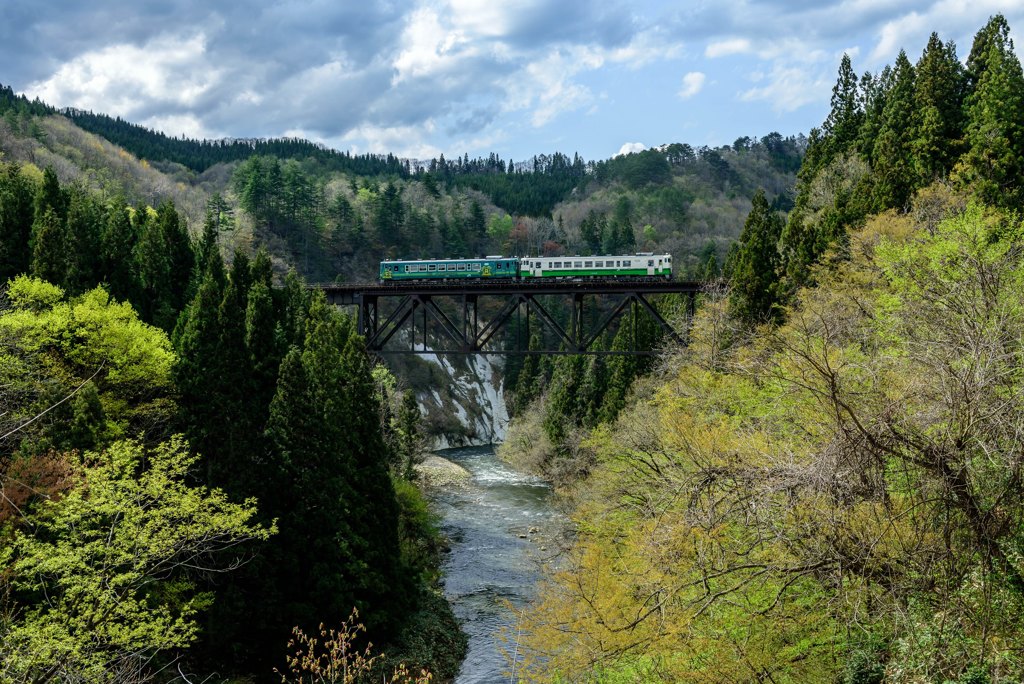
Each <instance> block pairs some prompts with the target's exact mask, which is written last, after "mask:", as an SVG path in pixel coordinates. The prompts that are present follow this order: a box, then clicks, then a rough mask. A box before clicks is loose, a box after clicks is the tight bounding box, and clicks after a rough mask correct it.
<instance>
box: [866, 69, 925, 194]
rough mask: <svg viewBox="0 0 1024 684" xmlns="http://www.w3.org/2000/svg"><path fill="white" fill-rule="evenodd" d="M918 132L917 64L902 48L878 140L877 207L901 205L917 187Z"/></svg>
mask: <svg viewBox="0 0 1024 684" xmlns="http://www.w3.org/2000/svg"><path fill="white" fill-rule="evenodd" d="M916 132H917V112H916V108H915V104H914V67H913V65H912V64H911V63H910V60H909V59H907V54H906V53H905V52H904V51H902V50H900V54H899V55H898V56H897V57H896V65H895V68H894V70H893V80H892V88H891V89H890V90H889V92H888V93H887V95H886V102H885V109H884V110H883V112H882V126H881V128H880V130H879V133H878V139H877V140H876V141H875V148H874V152H873V154H872V158H873V160H874V166H873V168H874V175H875V186H874V202H875V208H876V209H877V210H883V209H889V208H893V207H895V208H900V209H902V208H903V207H905V206H906V205H907V202H909V201H910V195H911V194H912V193H913V191H914V190H915V189H916V186H917V184H916V182H915V180H914V179H915V177H916V174H915V165H914V157H913V141H914V139H915V137H916Z"/></svg>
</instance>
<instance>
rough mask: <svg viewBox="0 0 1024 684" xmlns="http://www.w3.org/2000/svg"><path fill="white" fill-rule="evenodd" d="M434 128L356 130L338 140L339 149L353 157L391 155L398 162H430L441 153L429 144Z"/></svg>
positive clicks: (430, 125) (366, 127) (367, 127)
mask: <svg viewBox="0 0 1024 684" xmlns="http://www.w3.org/2000/svg"><path fill="white" fill-rule="evenodd" d="M435 129H436V124H435V123H434V122H433V121H432V120H431V121H427V122H426V123H425V124H419V125H416V126H391V127H382V126H373V125H370V124H366V125H362V126H358V127H356V128H354V129H352V130H350V131H349V132H348V133H346V134H345V135H344V136H342V138H341V144H340V145H338V147H339V149H345V148H349V149H351V150H352V151H353V152H356V153H360V154H361V153H367V152H368V153H376V154H384V153H387V152H390V153H392V154H394V155H396V156H398V157H401V158H408V159H432V158H436V157H438V156H439V155H440V154H441V153H442V150H441V149H439V148H437V147H436V146H434V145H432V144H430V143H428V142H427V141H426V138H429V137H430V135H431V133H433V132H434V130H435Z"/></svg>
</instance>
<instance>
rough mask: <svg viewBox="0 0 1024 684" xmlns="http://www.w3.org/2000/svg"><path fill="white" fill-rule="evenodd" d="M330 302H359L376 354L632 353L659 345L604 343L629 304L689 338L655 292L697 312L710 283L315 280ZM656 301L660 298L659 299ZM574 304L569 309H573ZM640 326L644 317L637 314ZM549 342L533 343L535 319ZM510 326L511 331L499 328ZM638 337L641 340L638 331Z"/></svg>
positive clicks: (362, 325) (363, 328) (672, 335)
mask: <svg viewBox="0 0 1024 684" xmlns="http://www.w3.org/2000/svg"><path fill="white" fill-rule="evenodd" d="M314 287H315V288H316V289H319V290H322V291H323V292H324V293H325V294H326V296H327V301H328V302H329V303H331V304H335V305H338V306H355V307H357V309H358V329H359V333H360V334H361V335H363V336H364V337H365V338H366V344H367V348H368V350H369V351H371V352H372V353H374V354H500V355H506V354H602V355H612V354H626V355H650V354H654V353H656V352H655V351H652V350H644V349H637V348H635V346H634V348H633V349H629V350H624V351H621V350H620V351H612V350H608V349H600V348H599V346H600V341H601V340H602V339H606V337H607V336H606V335H605V333H606V332H609V331H611V330H613V329H614V326H615V325H616V324H617V323H621V321H622V316H623V314H624V313H625V312H626V311H629V310H632V311H633V312H634V314H638V315H643V314H640V312H646V314H647V315H649V316H650V318H651V319H652V320H653V321H655V322H656V323H657V324H658V325H659V326H660V327H661V328H662V329H663V330H664V332H665V335H666V337H667V338H668V339H670V340H672V341H674V342H675V343H677V344H684V337H685V331H680V330H676V329H675V327H674V326H673V325H672V323H670V322H669V320H668V319H667V318H666V317H665V316H664V315H662V313H661V312H660V311H659V310H658V308H657V307H656V306H655V305H654V303H652V300H651V298H652V297H661V296H664V295H678V296H681V297H682V298H683V304H684V306H685V309H686V312H687V313H689V314H692V313H693V310H694V306H695V300H696V296H697V294H698V293H700V292H702V291H705V290H707V289H708V288H709V285H708V284H707V283H703V282H695V281H665V280H649V279H642V278H635V279H629V278H603V279H589V278H588V279H578V280H557V279H552V280H548V279H533V280H503V279H494V280H479V281H467V280H459V281H426V282H409V281H402V282H394V283H386V284H380V283H363V284H338V285H316V286H314ZM655 301H656V300H655ZM566 311H568V315H566ZM631 320H632V321H633V322H634V325H635V323H636V320H637V316H636V315H634V316H632V318H631ZM533 325H540V326H542V328H544V329H546V330H547V331H548V333H547V334H543V335H541V336H540V337H541V339H542V340H544V343H543V346H544V347H545V348H543V349H530V348H529V341H530V339H531V326H533ZM503 330H504V331H506V334H504V335H499V333H500V332H502V331H503ZM632 339H633V340H634V345H635V340H636V339H637V336H636V335H635V334H634V335H633V336H632Z"/></svg>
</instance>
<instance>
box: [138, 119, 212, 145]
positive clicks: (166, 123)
mask: <svg viewBox="0 0 1024 684" xmlns="http://www.w3.org/2000/svg"><path fill="white" fill-rule="evenodd" d="M139 123H140V124H141V125H143V126H145V127H147V128H151V129H153V130H154V131H163V132H164V133H166V134H167V135H180V136H184V137H186V138H193V139H196V140H202V139H204V138H214V137H218V134H216V133H213V132H211V131H209V130H208V129H207V128H206V127H205V126H204V125H203V122H202V121H201V120H200V119H199V118H198V117H197V116H195V115H193V114H181V115H171V116H154V117H150V118H148V119H146V120H144V121H140V122H139Z"/></svg>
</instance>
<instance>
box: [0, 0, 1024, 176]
mask: <svg viewBox="0 0 1024 684" xmlns="http://www.w3.org/2000/svg"><path fill="white" fill-rule="evenodd" d="M997 13H1002V14H1003V15H1004V16H1005V17H1006V18H1007V20H1008V21H1009V23H1010V27H1011V29H1012V36H1013V37H1014V38H1016V39H1017V40H1016V41H1015V42H1016V43H1018V44H1019V42H1020V40H1019V39H1020V37H1021V36H1022V35H1024V34H1022V33H1021V32H1022V31H1024V0H969V1H968V0H676V1H675V2H668V1H661V0H633V1H632V2H619V1H617V0H519V1H516V0H409V1H408V2H401V1H398V0H358V1H353V0H273V1H267V0H247V1H245V2H241V1H234V2H229V1H227V0H133V1H132V2H126V1H125V0H90V1H89V2H82V0H0V83H2V84H3V85H7V86H10V87H12V88H13V89H14V90H15V92H19V93H23V94H26V95H28V96H29V97H39V98H40V99H41V100H43V101H44V102H47V103H49V104H52V105H55V106H58V107H76V108H79V109H86V110H92V111H94V112H101V113H105V114H109V115H111V116H120V117H122V118H124V119H126V120H129V121H132V122H134V123H138V124H141V125H144V126H147V127H149V128H153V129H156V130H160V131H163V132H165V133H167V134H170V135H184V136H188V137H192V138H225V137H227V138H250V137H281V136H295V137H302V138H307V139H310V140H314V141H317V142H322V143H324V144H326V145H328V146H330V147H333V148H336V149H340V150H350V151H352V152H354V153H366V152H372V153H389V152H390V153H393V154H395V155H398V156H400V157H403V158H410V159H430V158H433V157H437V156H438V155H440V154H444V155H445V156H446V157H447V158H452V157H454V156H456V155H458V156H461V155H462V154H464V153H468V154H469V155H470V157H478V156H487V155H488V154H489V153H491V152H494V153H497V154H498V155H499V156H500V157H502V158H503V159H513V160H515V161H522V160H525V159H528V158H530V157H532V156H533V155H535V154H549V153H552V152H556V151H558V152H563V153H566V154H569V155H570V156H571V155H572V154H573V153H579V154H580V155H581V156H582V157H583V158H584V159H588V160H591V159H606V158H609V157H611V156H613V155H615V154H618V153H621V152H628V151H633V150H641V149H644V148H646V147H653V146H657V145H662V144H668V143H673V142H684V143H689V144H691V145H693V146H695V147H696V146H700V145H709V146H718V145H726V144H731V143H732V142H733V141H734V140H736V139H737V138H739V137H741V136H751V137H760V136H763V135H765V134H767V133H770V132H773V131H777V132H779V133H782V134H783V135H796V134H799V133H805V134H806V133H807V132H809V131H810V129H811V128H812V127H813V126H818V125H820V124H821V122H822V121H823V120H824V118H825V116H826V115H827V113H828V109H829V98H830V96H831V90H832V86H833V84H834V82H835V79H836V74H837V70H838V66H839V61H840V59H841V58H842V55H843V53H844V52H845V53H848V54H849V55H850V56H851V58H852V60H853V67H854V70H855V71H857V73H859V74H860V73H864V72H865V71H872V72H878V71H879V70H881V69H882V68H883V67H884V66H885V65H886V64H891V63H892V62H893V61H894V60H895V58H896V55H897V54H898V53H899V51H900V49H901V48H903V49H905V50H906V52H907V54H908V56H909V57H910V59H911V61H913V62H916V61H917V59H918V58H919V57H920V54H921V51H922V50H923V49H924V46H925V44H926V42H927V40H928V36H929V34H930V33H931V32H933V31H935V32H938V34H939V36H940V37H941V38H942V39H943V40H944V41H949V40H952V41H954V42H955V43H956V46H957V54H958V55H959V56H960V58H961V59H962V60H963V59H966V56H967V54H968V53H969V51H970V46H971V41H972V39H973V36H974V34H975V33H976V32H977V31H978V29H980V28H981V27H982V26H983V25H984V24H985V23H986V22H987V21H988V19H989V17H991V16H992V15H994V14H997Z"/></svg>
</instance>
